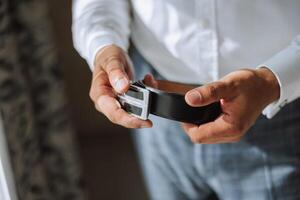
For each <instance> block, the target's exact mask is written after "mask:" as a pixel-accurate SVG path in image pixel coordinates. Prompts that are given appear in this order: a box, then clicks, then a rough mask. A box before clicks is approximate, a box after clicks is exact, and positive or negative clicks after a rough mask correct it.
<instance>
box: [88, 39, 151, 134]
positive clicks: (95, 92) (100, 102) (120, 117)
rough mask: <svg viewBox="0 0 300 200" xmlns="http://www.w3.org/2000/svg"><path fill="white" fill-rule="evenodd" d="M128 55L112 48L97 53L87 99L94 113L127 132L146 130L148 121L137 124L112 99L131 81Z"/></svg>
mask: <svg viewBox="0 0 300 200" xmlns="http://www.w3.org/2000/svg"><path fill="white" fill-rule="evenodd" d="M130 64H131V63H130V60H129V57H128V55H127V54H126V53H125V52H124V51H123V50H122V49H121V48H119V47H117V46H115V45H110V46H106V47H104V48H103V49H101V50H100V51H99V52H98V54H97V56H96V61H95V69H94V72H93V80H92V85H91V89H90V97H91V99H92V100H93V102H94V104H95V107H96V109H97V110H98V111H100V112H102V113H103V114H104V115H105V116H106V117H107V118H108V119H109V120H110V121H111V122H113V123H115V124H119V125H121V126H124V127H127V128H149V127H151V126H152V122H151V121H150V120H146V121H144V120H141V119H138V118H136V117H134V116H132V115H129V114H128V113H127V112H126V111H125V110H123V109H122V108H121V105H120V103H119V102H118V101H117V99H116V94H117V93H124V92H126V91H127V90H128V88H129V85H130V79H132V78H133V71H132V67H131V66H130Z"/></svg>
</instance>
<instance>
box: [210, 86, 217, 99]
mask: <svg viewBox="0 0 300 200" xmlns="http://www.w3.org/2000/svg"><path fill="white" fill-rule="evenodd" d="M208 95H209V96H210V97H212V98H217V97H218V88H217V86H215V85H211V86H210V87H208Z"/></svg>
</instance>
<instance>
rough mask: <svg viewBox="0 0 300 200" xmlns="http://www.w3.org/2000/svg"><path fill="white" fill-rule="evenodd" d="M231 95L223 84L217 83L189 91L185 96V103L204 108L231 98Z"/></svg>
mask: <svg viewBox="0 0 300 200" xmlns="http://www.w3.org/2000/svg"><path fill="white" fill-rule="evenodd" d="M231 93H232V91H230V88H229V87H228V85H227V84H226V83H225V82H221V81H217V82H213V83H209V84H207V85H204V86H200V87H198V88H195V89H192V90H190V91H189V92H187V93H186V94H185V101H186V102H187V104H189V105H190V106H195V107H197V106H205V105H208V104H211V103H214V102H217V101H219V100H220V99H226V98H229V97H231V96H232V94H231Z"/></svg>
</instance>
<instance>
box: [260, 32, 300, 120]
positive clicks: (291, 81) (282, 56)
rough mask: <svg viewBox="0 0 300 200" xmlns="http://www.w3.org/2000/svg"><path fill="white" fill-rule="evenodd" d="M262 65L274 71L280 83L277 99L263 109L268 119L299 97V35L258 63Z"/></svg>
mask: <svg viewBox="0 0 300 200" xmlns="http://www.w3.org/2000/svg"><path fill="white" fill-rule="evenodd" d="M263 66H264V67H267V68H268V69H270V70H271V71H272V72H273V73H274V75H275V76H276V78H277V80H278V83H279V85H280V97H279V99H278V100H277V101H275V102H273V103H271V104H269V105H268V106H267V107H266V108H265V109H264V110H263V114H264V115H265V116H266V117H267V118H269V119H270V118H272V117H273V116H275V115H276V114H277V113H278V112H279V110H280V109H281V108H283V107H284V106H285V105H286V104H288V103H290V102H292V101H293V100H295V99H297V98H299V97H300V35H299V36H298V37H297V38H296V39H295V40H294V41H293V42H292V44H291V45H290V46H288V47H287V48H285V49H284V50H282V51H280V52H279V53H277V54H276V55H274V56H273V57H271V58H270V59H269V60H267V61H266V62H265V63H263V64H262V65H260V67H263Z"/></svg>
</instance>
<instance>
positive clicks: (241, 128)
mask: <svg viewBox="0 0 300 200" xmlns="http://www.w3.org/2000/svg"><path fill="white" fill-rule="evenodd" d="M244 131H245V125H244V124H242V123H240V124H236V125H235V126H234V128H233V130H232V132H233V134H234V135H242V134H243V133H244Z"/></svg>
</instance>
